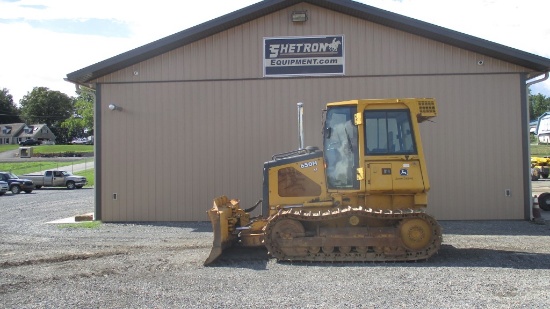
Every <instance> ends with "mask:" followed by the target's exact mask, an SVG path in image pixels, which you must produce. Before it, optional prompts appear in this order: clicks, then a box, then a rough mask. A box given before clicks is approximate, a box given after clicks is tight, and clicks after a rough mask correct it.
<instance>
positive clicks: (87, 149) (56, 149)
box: [0, 145, 94, 154]
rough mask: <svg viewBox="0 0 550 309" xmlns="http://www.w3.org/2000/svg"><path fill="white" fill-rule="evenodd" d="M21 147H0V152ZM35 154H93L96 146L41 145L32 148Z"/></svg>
mask: <svg viewBox="0 0 550 309" xmlns="http://www.w3.org/2000/svg"><path fill="white" fill-rule="evenodd" d="M18 148H19V145H0V152H4V151H9V150H15V149H18ZM32 148H33V153H35V154H41V153H65V152H78V153H93V152H94V145H40V146H32Z"/></svg>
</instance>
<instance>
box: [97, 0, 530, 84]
mask: <svg viewBox="0 0 550 309" xmlns="http://www.w3.org/2000/svg"><path fill="white" fill-rule="evenodd" d="M297 9H305V10H307V11H308V14H309V20H308V21H307V22H306V23H304V24H299V23H296V24H293V23H292V22H290V21H289V16H290V13H291V12H292V11H293V10H297ZM323 34H344V35H345V54H346V59H345V61H346V68H345V71H346V75H347V76H364V75H370V76H378V75H410V74H463V73H480V74H481V73H496V72H501V73H505V72H522V71H524V69H523V68H522V67H519V66H517V65H513V64H510V63H507V62H504V61H500V60H497V59H494V58H490V57H486V56H483V55H479V54H477V53H473V52H469V51H466V50H464V49H460V48H457V47H453V46H450V45H447V44H443V43H439V42H436V41H431V40H428V39H425V38H422V37H419V36H416V35H413V34H410V33H406V32H404V31H400V30H396V29H392V28H388V27H385V26H382V25H378V24H375V23H372V22H368V21H365V20H362V19H357V18H353V17H350V16H347V15H344V14H341V13H337V12H333V11H330V10H326V9H323V8H319V7H317V6H313V5H305V4H302V5H298V6H294V7H291V8H289V9H287V10H283V11H279V12H276V13H273V14H270V15H266V16H264V17H262V18H259V19H256V20H254V21H251V22H248V23H245V24H243V25H241V26H238V27H235V28H232V29H228V30H226V31H224V32H221V33H218V34H216V35H213V36H211V37H208V38H205V39H202V40H199V41H197V42H194V43H191V44H189V45H186V46H184V47H180V48H177V49H175V50H173V51H171V52H169V53H166V54H163V55H160V56H157V57H154V58H151V59H149V60H147V61H143V62H141V63H139V64H136V65H133V66H131V67H128V68H127V69H123V70H120V71H118V72H115V73H112V74H109V75H107V76H104V77H102V78H99V79H98V80H97V82H100V83H104V82H136V81H162V80H164V81H166V80H177V81H180V80H205V79H206V80H213V79H241V78H261V77H262V74H263V73H262V72H263V70H262V62H261V59H262V51H263V47H262V46H263V45H262V44H263V38H264V37H272V36H300V35H323ZM479 60H483V61H484V64H483V65H478V64H477V62H478V61H479ZM136 71H137V72H139V75H134V74H133V73H134V72H136Z"/></svg>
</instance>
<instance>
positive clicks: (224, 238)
mask: <svg viewBox="0 0 550 309" xmlns="http://www.w3.org/2000/svg"><path fill="white" fill-rule="evenodd" d="M238 203H239V202H238V201H237V200H231V201H229V200H228V198H227V197H226V196H221V197H218V198H215V199H214V205H213V206H212V209H210V210H208V211H207V213H208V218H209V219H210V222H211V223H212V232H213V233H214V241H213V243H212V250H211V251H210V255H209V256H208V258H207V259H206V261H204V265H205V266H207V265H209V264H211V263H213V262H214V261H216V259H218V258H219V257H220V255H221V254H222V252H223V250H224V249H226V248H228V247H230V246H231V245H232V244H233V242H234V241H235V240H236V239H237V236H236V235H234V234H233V233H232V231H233V230H234V224H235V223H236V219H235V218H234V209H235V208H236V209H239V208H238V207H239V206H238Z"/></svg>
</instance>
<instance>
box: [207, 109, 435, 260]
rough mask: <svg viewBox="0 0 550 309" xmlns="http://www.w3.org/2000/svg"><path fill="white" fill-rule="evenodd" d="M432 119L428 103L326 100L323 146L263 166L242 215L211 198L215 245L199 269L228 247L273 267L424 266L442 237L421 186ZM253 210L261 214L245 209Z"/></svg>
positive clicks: (231, 202) (232, 203) (425, 186)
mask: <svg viewBox="0 0 550 309" xmlns="http://www.w3.org/2000/svg"><path fill="white" fill-rule="evenodd" d="M436 115H437V105H436V101H435V99H432V98H403V99H395V98H392V99H360V100H350V101H343V102H334V103H328V104H327V105H326V109H325V110H323V117H322V119H323V129H322V130H323V133H322V136H323V149H319V148H317V147H304V145H303V144H304V143H303V129H302V128H303V120H302V119H303V104H302V103H298V122H299V128H300V129H299V131H300V132H299V135H300V138H299V139H300V146H299V148H298V149H297V150H294V151H290V152H286V153H280V154H276V155H274V156H273V157H272V158H271V160H270V161H268V162H265V163H264V166H263V194H262V199H261V200H260V201H259V202H258V203H257V204H256V205H254V206H253V207H250V208H248V209H243V208H241V206H240V201H239V200H238V199H229V198H228V197H227V196H219V197H217V198H215V199H214V201H213V206H212V208H211V209H210V210H208V211H207V214H208V217H209V219H210V221H211V223H212V230H213V234H214V240H213V245H212V249H211V252H210V255H209V256H208V258H207V259H206V260H205V262H204V265H209V264H211V263H213V262H214V261H216V260H217V259H218V258H219V257H220V256H221V255H222V253H223V251H224V249H226V248H229V247H231V246H242V247H265V248H267V251H268V254H269V255H270V256H271V257H274V258H276V259H277V260H278V261H304V262H308V261H309V262H370V261H373V262H375V261H417V260H425V259H428V258H429V257H431V256H432V255H433V254H435V253H436V252H438V250H439V248H440V247H441V242H442V233H441V227H440V225H439V223H438V222H437V221H436V220H435V218H434V217H433V216H431V215H429V214H427V213H426V208H427V202H428V195H427V193H428V191H429V189H430V184H429V179H428V172H427V168H426V163H425V159H424V151H423V148H422V142H421V139H420V130H419V123H422V122H424V121H427V120H430V119H431V118H433V117H435V116H436ZM259 205H261V215H259V216H252V215H251V212H252V211H254V209H255V208H256V207H258V206H259Z"/></svg>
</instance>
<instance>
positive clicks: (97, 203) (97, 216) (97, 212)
mask: <svg viewBox="0 0 550 309" xmlns="http://www.w3.org/2000/svg"><path fill="white" fill-rule="evenodd" d="M64 80H65V81H66V82H69V83H73V84H74V87H75V91H76V93H79V92H80V91H85V92H88V93H89V94H91V95H92V97H93V98H94V102H93V104H94V183H95V188H94V191H95V194H94V220H96V221H101V216H102V214H101V200H100V196H101V195H100V194H101V189H100V188H98V184H99V182H98V181H97V180H98V178H99V177H98V173H100V172H101V171H100V165H99V164H97V163H98V161H97V160H96V158H97V154H98V153H99V151H100V149H99V147H100V146H99V145H98V144H99V143H98V140H97V138H96V136H97V134H98V132H99V131H98V130H97V129H98V128H97V126H96V123H97V120H98V119H97V114H96V109H97V106H96V105H97V104H96V103H97V97H96V89H93V88H92V87H91V84H90V85H84V84H81V83H78V82H75V81H72V80H68V79H67V78H65V79H64Z"/></svg>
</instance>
